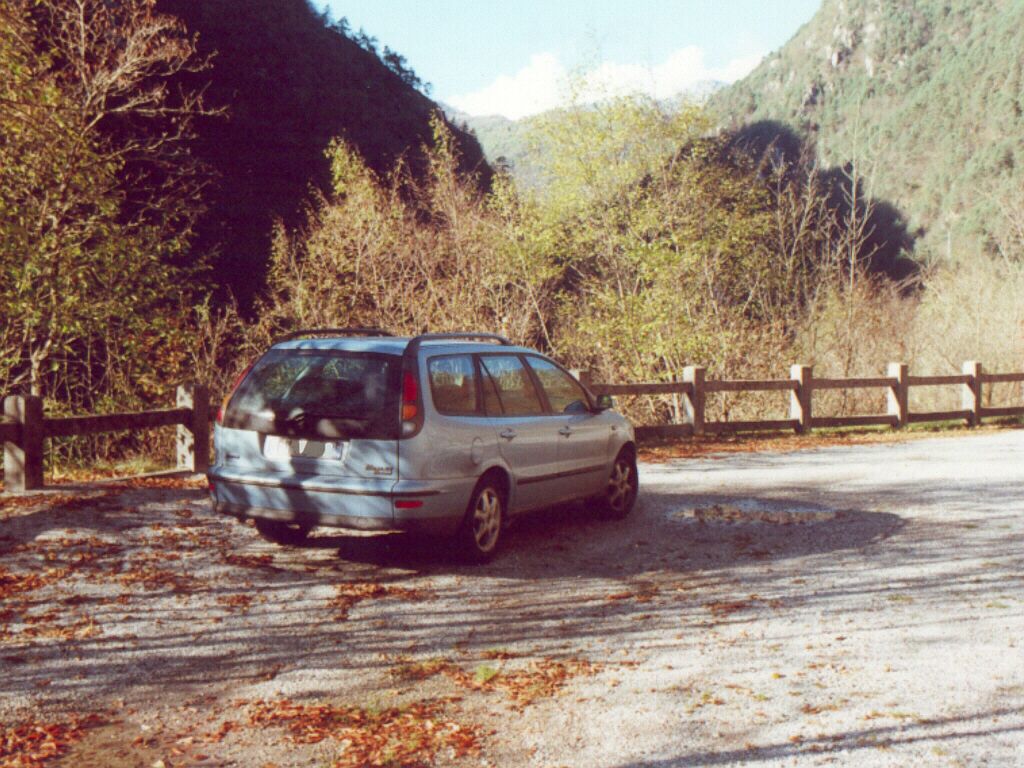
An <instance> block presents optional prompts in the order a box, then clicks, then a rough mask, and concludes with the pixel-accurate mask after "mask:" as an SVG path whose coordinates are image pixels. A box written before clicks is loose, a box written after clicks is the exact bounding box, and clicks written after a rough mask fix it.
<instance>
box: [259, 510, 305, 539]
mask: <svg viewBox="0 0 1024 768" xmlns="http://www.w3.org/2000/svg"><path fill="white" fill-rule="evenodd" d="M256 530H257V531H259V534H260V536H262V537H263V538H264V539H266V540H267V541H272V542H274V543H275V544H282V545H285V546H296V545H299V544H303V543H305V541H306V539H308V538H309V532H310V531H312V530H313V526H311V525H306V524H304V523H286V522H284V521H283V520H267V519H265V518H261V517H257V518H256Z"/></svg>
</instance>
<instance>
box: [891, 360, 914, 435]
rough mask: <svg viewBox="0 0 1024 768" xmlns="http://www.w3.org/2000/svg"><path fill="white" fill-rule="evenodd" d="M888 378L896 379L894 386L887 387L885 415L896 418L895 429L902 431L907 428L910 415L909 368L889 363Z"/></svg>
mask: <svg viewBox="0 0 1024 768" xmlns="http://www.w3.org/2000/svg"><path fill="white" fill-rule="evenodd" d="M888 376H889V378H890V379H896V384H895V385H894V386H892V387H889V407H888V409H887V413H888V414H889V415H890V416H895V417H896V425H895V426H896V429H902V428H903V427H905V426H907V423H908V416H909V413H910V386H909V384H908V382H907V378H908V377H909V376H910V367H909V366H908V365H907V364H906V363H889V368H888Z"/></svg>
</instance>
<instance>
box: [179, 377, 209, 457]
mask: <svg viewBox="0 0 1024 768" xmlns="http://www.w3.org/2000/svg"><path fill="white" fill-rule="evenodd" d="M178 407H179V408H188V409H190V410H191V411H192V415H191V417H190V419H189V423H187V424H179V425H178V439H177V454H178V456H177V458H178V462H177V464H178V469H181V470H188V471H190V472H205V471H206V470H208V469H209V468H210V392H209V390H208V389H207V388H206V387H201V386H199V385H197V384H184V385H182V386H180V387H178Z"/></svg>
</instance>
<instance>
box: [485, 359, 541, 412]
mask: <svg viewBox="0 0 1024 768" xmlns="http://www.w3.org/2000/svg"><path fill="white" fill-rule="evenodd" d="M480 362H481V364H482V365H483V367H484V370H485V371H486V372H487V374H488V376H489V377H490V379H491V381H492V382H494V388H495V389H496V390H497V394H498V399H499V400H500V401H501V410H502V413H503V414H504V415H505V416H539V415H541V414H543V413H544V406H543V405H542V404H541V400H540V395H538V394H537V390H536V388H535V387H534V386H533V380H532V379H531V378H530V373H529V371H527V370H526V367H525V366H524V365H523V361H522V360H520V359H519V358H518V357H517V356H515V355H482V356H481V357H480ZM495 415H497V414H495Z"/></svg>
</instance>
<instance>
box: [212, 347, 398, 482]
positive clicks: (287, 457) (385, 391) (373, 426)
mask: <svg viewBox="0 0 1024 768" xmlns="http://www.w3.org/2000/svg"><path fill="white" fill-rule="evenodd" d="M400 367H401V359H400V358H399V357H397V356H393V355H383V354H376V353H363V352H347V351H336V350H321V349H303V350H291V349H289V350H272V351H271V352H269V353H267V354H266V355H265V356H264V357H263V358H261V359H260V361H259V362H258V363H257V364H256V365H255V366H254V367H253V369H252V371H251V372H250V373H249V374H248V375H247V376H246V378H245V379H244V380H243V382H242V383H241V385H240V386H239V388H238V390H237V391H236V393H235V394H234V395H233V396H232V398H231V402H230V404H229V405H228V407H227V409H226V412H225V416H224V424H223V426H222V427H221V429H220V430H219V432H220V438H221V439H220V442H219V444H218V453H219V454H220V455H219V456H218V464H223V466H224V467H225V469H227V470H228V471H232V472H235V473H241V474H245V473H253V474H255V475H261V474H265V473H268V472H269V473H274V474H277V475H321V476H336V477H352V478H381V479H388V480H391V481H394V480H397V468H398V462H397V447H398V444H397V436H398V435H397V430H398V389H399V386H398V377H399V372H400Z"/></svg>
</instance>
